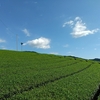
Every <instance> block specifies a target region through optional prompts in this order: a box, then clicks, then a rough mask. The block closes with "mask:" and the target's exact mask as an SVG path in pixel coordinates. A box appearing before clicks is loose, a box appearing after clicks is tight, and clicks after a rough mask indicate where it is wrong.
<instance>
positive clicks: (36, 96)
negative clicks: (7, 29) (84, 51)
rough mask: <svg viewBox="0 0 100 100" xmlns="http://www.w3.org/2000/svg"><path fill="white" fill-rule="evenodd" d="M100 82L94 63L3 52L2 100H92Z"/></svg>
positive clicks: (0, 67)
mask: <svg viewBox="0 0 100 100" xmlns="http://www.w3.org/2000/svg"><path fill="white" fill-rule="evenodd" d="M99 82H100V64H99V63H98V62H95V61H91V60H85V59H82V58H77V57H72V56H59V55H52V54H40V53H36V52H17V51H7V50H0V100H91V98H93V96H94V94H95V92H96V90H97V89H98V85H99Z"/></svg>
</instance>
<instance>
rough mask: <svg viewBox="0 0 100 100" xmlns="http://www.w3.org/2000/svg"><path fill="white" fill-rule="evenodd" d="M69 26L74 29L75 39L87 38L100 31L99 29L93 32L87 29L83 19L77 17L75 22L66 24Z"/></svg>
mask: <svg viewBox="0 0 100 100" xmlns="http://www.w3.org/2000/svg"><path fill="white" fill-rule="evenodd" d="M67 24H68V25H70V26H71V28H72V33H71V35H72V36H73V37H74V38H78V37H83V36H87V35H89V34H94V33H96V32H98V31H99V29H98V28H96V29H93V30H89V29H87V26H86V24H85V23H83V22H82V19H81V18H80V17H76V18H75V19H74V21H72V20H71V21H68V22H66V24H65V25H67ZM63 26H64V25H63Z"/></svg>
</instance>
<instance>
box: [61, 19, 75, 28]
mask: <svg viewBox="0 0 100 100" xmlns="http://www.w3.org/2000/svg"><path fill="white" fill-rule="evenodd" d="M67 24H68V25H71V26H72V25H74V21H72V20H70V21H68V22H65V23H64V24H63V26H62V27H65V26H66V25H67Z"/></svg>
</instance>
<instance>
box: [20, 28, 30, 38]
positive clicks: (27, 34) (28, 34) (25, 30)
mask: <svg viewBox="0 0 100 100" xmlns="http://www.w3.org/2000/svg"><path fill="white" fill-rule="evenodd" d="M22 31H23V32H24V34H26V36H30V33H29V31H28V30H27V29H26V28H25V29H23V30H22Z"/></svg>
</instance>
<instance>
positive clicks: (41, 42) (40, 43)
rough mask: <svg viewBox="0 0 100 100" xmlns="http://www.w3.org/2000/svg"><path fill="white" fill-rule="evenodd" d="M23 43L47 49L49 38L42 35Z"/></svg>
mask: <svg viewBox="0 0 100 100" xmlns="http://www.w3.org/2000/svg"><path fill="white" fill-rule="evenodd" d="M23 45H30V46H32V47H36V48H41V49H49V48H50V40H49V39H47V38H44V37H40V38H38V39H34V40H30V41H27V42H26V43H24V44H23Z"/></svg>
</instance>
